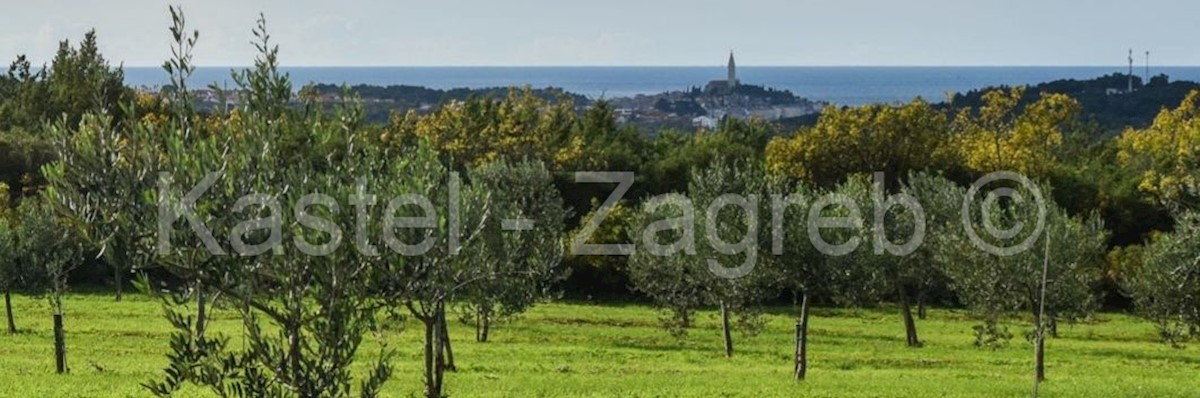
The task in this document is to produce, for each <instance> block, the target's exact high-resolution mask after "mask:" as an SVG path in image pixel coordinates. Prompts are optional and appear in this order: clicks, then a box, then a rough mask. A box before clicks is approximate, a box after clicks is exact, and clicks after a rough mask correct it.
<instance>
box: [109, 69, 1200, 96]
mask: <svg viewBox="0 0 1200 398" xmlns="http://www.w3.org/2000/svg"><path fill="white" fill-rule="evenodd" d="M230 70H231V68H228V67H201V68H197V70H196V72H195V74H193V75H192V80H191V81H190V84H191V86H193V87H203V86H207V85H208V84H210V83H216V84H218V85H224V86H228V87H233V81H232V79H230V77H229V75H230ZM283 70H284V71H285V72H287V73H289V74H290V75H291V77H292V81H293V83H295V84H297V86H299V85H302V84H305V83H310V82H311V83H331V84H349V85H355V84H370V85H400V84H403V85H413V86H425V87H430V88H438V89H449V88H457V87H468V88H482V87H498V86H499V87H504V86H524V85H530V86H533V87H548V86H553V87H560V88H563V89H565V90H567V91H570V92H574V93H578V94H583V95H586V96H588V97H592V98H600V97H606V98H613V97H629V96H634V95H637V94H656V93H660V92H663V91H671V90H686V89H688V88H689V87H692V86H701V87H702V86H704V84H705V83H707V82H708V81H710V80H714V79H724V77H725V68H724V67H704V66H689V67H292V68H283ZM1125 70H1126V69H1125V68H1123V67H1120V66H1113V67H1105V66H1053V67H1043V66H1029V67H1010V66H996V67H762V66H758V67H756V66H744V67H739V68H738V78H739V79H740V80H741V81H742V82H744V83H747V84H755V85H762V86H767V87H772V88H776V89H785V90H791V91H792V92H793V93H795V94H796V95H798V96H801V97H805V98H809V99H812V100H819V101H826V102H830V103H834V104H839V105H861V104H865V103H872V102H883V103H893V102H901V101H908V100H911V99H912V98H914V97H922V98H925V99H926V100H929V101H934V102H937V101H942V100H944V99H945V98H946V95H947V93H954V92H963V91H968V90H971V89H976V88H982V87H986V86H996V85H1021V84H1037V83H1041V82H1047V81H1053V80H1058V79H1090V78H1095V77H1099V76H1102V75H1106V74H1110V73H1114V72H1124V71H1125ZM1134 71H1135V73H1137V74H1138V75H1142V74H1144V73H1145V70H1144V69H1143V68H1135V70H1134ZM1150 73H1151V74H1152V75H1158V74H1160V73H1161V74H1167V75H1169V76H1170V77H1171V79H1172V80H1192V81H1200V67H1154V68H1152V69H1151V70H1150ZM125 79H126V83H128V84H130V85H133V86H146V87H157V86H161V85H163V84H165V83H166V82H167V75H166V73H165V72H163V71H162V69H159V68H150V67H130V68H126V70H125Z"/></svg>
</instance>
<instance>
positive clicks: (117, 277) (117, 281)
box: [113, 264, 124, 302]
mask: <svg viewBox="0 0 1200 398" xmlns="http://www.w3.org/2000/svg"><path fill="white" fill-rule="evenodd" d="M113 284H114V285H116V288H117V301H118V302H119V301H121V299H122V298H123V296H124V295H123V294H122V292H121V267H119V266H117V265H115V264H114V265H113Z"/></svg>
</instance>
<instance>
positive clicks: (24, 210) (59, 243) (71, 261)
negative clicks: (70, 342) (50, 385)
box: [16, 192, 84, 373]
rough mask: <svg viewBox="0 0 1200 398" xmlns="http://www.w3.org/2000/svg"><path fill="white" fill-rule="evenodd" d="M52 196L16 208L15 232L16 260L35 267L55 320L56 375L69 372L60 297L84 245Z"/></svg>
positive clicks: (80, 260) (32, 199)
mask: <svg viewBox="0 0 1200 398" xmlns="http://www.w3.org/2000/svg"><path fill="white" fill-rule="evenodd" d="M53 195H54V193H53V192H43V193H42V194H39V195H37V196H32V197H27V198H25V199H24V200H22V201H21V204H20V205H19V206H17V209H16V210H17V214H18V216H17V217H18V219H19V223H20V227H19V228H18V229H17V232H16V236H17V238H16V243H17V250H16V252H17V256H16V260H17V261H19V262H21V263H25V264H30V265H32V266H34V267H37V268H36V269H37V271H38V272H40V275H39V277H38V279H37V282H39V285H38V286H40V287H41V289H40V291H41V292H42V293H43V294H44V295H45V296H46V298H47V299H48V300H49V302H50V310H51V311H52V317H53V320H54V360H55V369H56V370H57V372H58V373H67V372H69V367H68V366H67V343H66V331H65V329H64V327H63V295H64V294H66V292H67V288H68V285H67V277H68V276H69V275H70V273H71V271H72V270H74V269H75V268H76V267H78V266H79V265H80V264H82V263H83V260H84V258H83V256H84V255H83V252H84V251H83V245H82V243H81V241H80V239H79V238H78V236H77V235H76V234H75V233H74V230H73V229H72V228H69V227H67V226H65V225H64V223H63V222H62V220H61V219H60V217H59V215H58V214H56V213H55V212H54V208H53V207H52V206H51V205H50V204H49V203H48V202H49V201H50V200H52V199H50V198H48V196H53Z"/></svg>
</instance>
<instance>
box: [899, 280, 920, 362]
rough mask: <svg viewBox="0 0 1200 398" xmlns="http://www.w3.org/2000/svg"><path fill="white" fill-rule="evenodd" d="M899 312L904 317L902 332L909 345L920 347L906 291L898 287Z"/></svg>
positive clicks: (915, 323)
mask: <svg viewBox="0 0 1200 398" xmlns="http://www.w3.org/2000/svg"><path fill="white" fill-rule="evenodd" d="M899 293H900V314H901V316H903V317H904V334H905V337H906V338H907V340H908V346H909V347H920V346H921V339H920V338H918V337H917V322H916V321H915V320H913V314H912V305H911V304H909V302H908V292H907V291H906V290H905V289H904V287H903V286H901V287H900V292H899Z"/></svg>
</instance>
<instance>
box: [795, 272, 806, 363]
mask: <svg viewBox="0 0 1200 398" xmlns="http://www.w3.org/2000/svg"><path fill="white" fill-rule="evenodd" d="M793 373H794V375H795V377H796V380H804V377H805V376H806V375H808V293H804V298H803V299H802V301H801V302H800V319H798V320H797V321H796V365H795V370H794V372H793Z"/></svg>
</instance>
